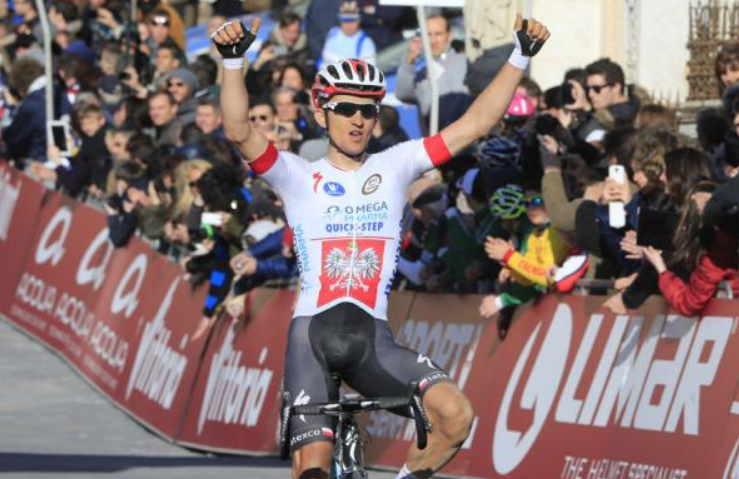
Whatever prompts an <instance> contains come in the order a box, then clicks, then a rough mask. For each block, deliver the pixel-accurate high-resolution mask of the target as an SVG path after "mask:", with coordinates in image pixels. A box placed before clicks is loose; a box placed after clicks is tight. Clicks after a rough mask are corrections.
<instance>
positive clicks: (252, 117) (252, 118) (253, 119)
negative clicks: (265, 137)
mask: <svg viewBox="0 0 739 479" xmlns="http://www.w3.org/2000/svg"><path fill="white" fill-rule="evenodd" d="M268 119H269V118H267V115H254V116H250V117H249V121H251V122H254V121H257V120H260V121H267V120H268Z"/></svg>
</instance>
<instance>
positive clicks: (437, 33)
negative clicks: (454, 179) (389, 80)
mask: <svg viewBox="0 0 739 479" xmlns="http://www.w3.org/2000/svg"><path fill="white" fill-rule="evenodd" d="M426 31H427V32H428V36H429V42H430V43H431V55H432V56H433V60H432V61H433V62H434V66H433V70H434V75H436V82H437V88H438V95H439V104H440V106H439V113H440V117H439V129H441V128H443V127H444V126H445V125H447V124H449V123H451V121H452V120H453V119H455V118H453V117H454V116H456V115H457V113H458V112H459V110H460V107H466V106H467V105H468V104H469V98H468V95H469V89H468V88H467V85H465V82H464V80H465V76H466V75H467V57H465V56H464V54H461V53H457V52H456V51H454V49H453V48H452V32H451V25H450V24H449V20H447V19H446V17H443V16H441V15H431V16H429V17H427V18H426ZM428 75H429V69H428V66H427V65H425V64H424V63H423V42H422V40H421V36H420V32H419V33H418V34H417V35H416V36H415V37H413V38H412V39H411V41H410V43H409V45H408V53H407V54H406V56H405V58H404V59H403V61H402V62H401V64H400V66H399V67H398V75H397V80H396V81H397V84H396V91H395V94H396V95H397V97H398V99H400V100H401V101H404V102H409V103H416V104H418V108H419V113H420V115H421V118H422V119H423V121H422V122H421V125H422V128H424V130H428V127H429V125H428V118H429V115H430V113H431V101H432V98H431V82H430V80H429V78H428ZM445 112H449V113H451V116H447V113H445Z"/></svg>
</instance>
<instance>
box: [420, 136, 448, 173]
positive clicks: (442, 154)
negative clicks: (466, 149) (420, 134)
mask: <svg viewBox="0 0 739 479" xmlns="http://www.w3.org/2000/svg"><path fill="white" fill-rule="evenodd" d="M423 146H424V148H426V153H428V155H429V158H431V163H433V164H434V166H437V167H438V166H441V165H443V164H444V163H446V162H447V161H449V160H451V159H452V154H451V153H449V148H447V147H446V143H444V139H443V138H442V137H441V134H438V135H434V136H428V137H426V138H424V139H423Z"/></svg>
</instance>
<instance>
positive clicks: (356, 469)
mask: <svg viewBox="0 0 739 479" xmlns="http://www.w3.org/2000/svg"><path fill="white" fill-rule="evenodd" d="M334 379H336V380H337V381H339V379H338V378H336V377H335V378H334ZM404 408H407V411H408V412H409V413H410V416H411V417H413V419H414V420H415V424H416V444H417V445H418V448H419V449H424V448H425V447H426V444H427V439H428V436H427V434H428V433H429V432H431V424H430V423H429V420H428V417H427V416H426V412H425V411H424V409H423V402H422V400H421V390H420V388H419V385H418V381H412V382H411V383H410V385H409V391H408V396H406V397H380V398H362V397H358V396H356V395H346V396H345V397H344V398H342V399H340V400H338V401H334V402H327V403H316V404H304V405H293V404H292V400H291V397H290V393H289V392H287V391H286V392H284V393H283V394H282V425H281V428H280V457H281V458H282V459H283V460H285V459H288V458H289V457H290V445H289V437H290V418H291V417H292V416H294V415H304V414H307V415H330V416H336V418H337V424H336V430H335V436H334V437H336V442H335V443H334V453H333V461H332V466H331V474H330V476H329V477H331V479H367V477H368V476H367V471H366V470H365V466H364V454H363V446H364V444H365V440H364V439H363V438H362V437H361V435H360V431H359V424H358V423H357V420H356V418H355V415H357V414H361V413H366V412H369V411H378V410H393V409H394V410H396V411H400V410H403V409H404Z"/></svg>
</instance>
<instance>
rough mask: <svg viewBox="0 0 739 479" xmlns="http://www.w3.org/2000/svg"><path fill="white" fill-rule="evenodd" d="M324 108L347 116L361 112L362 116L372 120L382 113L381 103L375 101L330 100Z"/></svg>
mask: <svg viewBox="0 0 739 479" xmlns="http://www.w3.org/2000/svg"><path fill="white" fill-rule="evenodd" d="M323 109H324V110H331V111H332V112H334V113H336V114H337V115H341V116H345V117H347V118H351V117H353V116H354V115H356V114H357V112H361V113H362V116H363V117H364V118H366V119H368V120H371V119H373V118H377V116H378V115H379V114H380V105H376V104H374V103H362V104H358V103H349V102H345V101H342V102H335V101H332V102H329V103H326V104H325V105H323Z"/></svg>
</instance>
